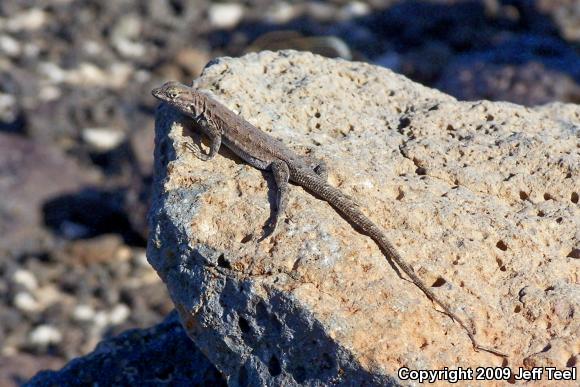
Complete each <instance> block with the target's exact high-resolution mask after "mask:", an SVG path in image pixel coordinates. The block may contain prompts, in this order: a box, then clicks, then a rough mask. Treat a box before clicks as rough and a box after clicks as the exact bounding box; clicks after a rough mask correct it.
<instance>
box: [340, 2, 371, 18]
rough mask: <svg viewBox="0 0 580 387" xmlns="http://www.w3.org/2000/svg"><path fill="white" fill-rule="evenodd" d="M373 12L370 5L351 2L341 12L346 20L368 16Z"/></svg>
mask: <svg viewBox="0 0 580 387" xmlns="http://www.w3.org/2000/svg"><path fill="white" fill-rule="evenodd" d="M370 11H371V8H370V6H369V5H368V4H366V3H363V2H362V1H351V2H350V3H348V4H346V5H345V6H344V7H342V9H341V10H340V13H341V16H342V17H344V18H354V17H361V16H365V15H367V14H368V13H369V12H370Z"/></svg>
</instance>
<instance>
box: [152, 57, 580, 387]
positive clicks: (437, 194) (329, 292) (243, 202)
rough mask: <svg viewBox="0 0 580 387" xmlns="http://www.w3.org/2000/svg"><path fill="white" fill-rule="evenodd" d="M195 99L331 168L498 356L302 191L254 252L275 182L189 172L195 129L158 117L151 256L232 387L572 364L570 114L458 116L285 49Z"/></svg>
mask: <svg viewBox="0 0 580 387" xmlns="http://www.w3.org/2000/svg"><path fill="white" fill-rule="evenodd" d="M195 85H196V87H199V88H201V89H204V90H208V91H210V92H211V93H213V94H214V95H215V97H216V98H217V99H219V100H220V101H222V102H223V103H224V104H225V105H227V106H228V107H230V108H231V109H232V110H234V111H236V112H238V113H239V114H241V115H242V116H243V117H244V118H246V119H247V120H248V121H250V122H252V123H253V124H255V125H256V126H258V127H259V128H261V129H263V130H265V131H267V132H269V133H271V134H272V135H273V136H275V137H277V138H279V139H281V140H283V141H284V142H285V143H287V144H288V145H289V146H291V147H292V148H293V149H295V150H296V151H297V152H300V153H303V154H306V153H310V154H312V155H314V156H315V157H318V158H322V159H324V160H326V162H327V164H328V166H329V168H330V171H331V173H330V178H329V181H330V183H331V184H332V185H334V186H337V187H339V188H340V189H342V190H343V191H344V192H345V193H347V194H348V195H351V196H353V197H355V198H356V199H357V201H358V202H359V203H360V204H361V206H362V207H363V208H365V209H366V213H367V214H368V216H369V217H370V218H371V219H372V220H373V221H374V222H376V223H377V224H378V225H380V226H381V227H382V228H383V229H384V231H385V233H386V234H387V236H388V237H389V238H390V239H391V241H392V242H393V243H394V244H395V246H397V248H398V249H399V251H400V253H401V254H402V256H403V257H404V258H405V259H406V260H407V261H408V262H409V263H410V264H411V265H412V266H413V267H414V269H415V271H416V272H417V273H418V275H419V276H420V277H421V278H422V279H423V280H424V281H425V282H426V283H427V284H428V285H430V286H432V289H433V291H434V292H435V293H436V294H437V295H438V296H439V297H441V298H442V299H444V300H446V301H447V302H448V303H449V304H451V305H453V307H454V311H455V312H456V313H457V314H459V315H460V316H461V317H463V318H464V319H466V320H468V321H472V322H473V324H474V326H475V327H476V329H477V335H476V337H477V339H478V340H479V342H480V343H482V344H485V345H489V346H493V347H495V348H497V349H500V350H502V351H505V352H507V353H508V354H509V358H508V359H507V360H505V359H502V358H501V357H498V356H495V355H492V354H489V353H486V352H475V351H474V350H473V348H472V346H471V343H470V341H469V339H468V337H467V335H466V334H465V332H464V330H462V329H461V327H460V326H459V325H458V324H456V323H454V322H453V321H452V320H451V319H450V318H449V317H447V316H446V315H445V314H443V313H440V312H439V311H438V309H437V308H436V307H435V305H434V304H433V303H432V302H431V301H430V300H429V299H428V298H427V297H426V296H425V295H424V294H423V293H422V292H421V291H420V290H419V289H418V288H417V287H415V286H414V285H413V284H412V283H410V282H409V281H405V280H403V279H401V278H400V277H399V276H398V275H397V274H396V272H395V271H394V270H393V268H392V267H391V266H390V265H389V263H388V262H387V260H386V259H385V257H384V255H383V254H382V253H381V251H380V250H379V248H378V247H377V245H376V244H375V243H374V242H373V241H372V240H371V239H370V238H368V237H366V236H364V235H361V234H359V233H358V232H357V231H355V229H354V228H353V227H352V226H351V225H350V224H349V223H348V222H347V221H346V220H345V219H343V218H342V217H341V216H340V215H338V214H337V213H336V212H335V211H334V210H333V208H332V207H331V206H330V205H329V204H328V203H326V202H323V201H321V200H319V199H317V198H315V197H313V196H312V195H311V194H309V193H308V192H306V191H304V190H303V189H302V188H301V187H299V186H292V187H291V189H290V204H289V207H288V210H287V213H286V222H284V223H283V224H282V225H281V229H280V232H278V234H277V235H276V236H275V237H273V238H269V239H266V240H264V241H262V242H260V243H256V242H255V241H254V240H253V239H252V236H259V235H260V233H261V232H262V228H263V227H264V225H266V223H267V221H268V218H269V217H270V216H271V215H272V212H273V211H274V207H275V206H274V194H275V192H274V182H273V178H272V176H271V175H270V174H269V173H264V172H260V171H258V170H256V169H254V168H252V167H251V166H249V165H247V164H245V163H244V162H242V161H241V160H239V159H238V158H237V157H236V156H234V155H233V154H232V153H231V152H229V151H227V150H226V149H222V151H221V152H220V154H219V155H218V156H217V157H216V158H215V159H214V160H211V161H208V162H202V161H200V160H197V159H196V158H195V157H194V156H193V155H192V154H190V153H188V152H187V151H185V149H184V147H183V143H185V142H188V141H198V140H199V138H198V137H197V135H195V134H193V139H192V137H191V135H192V132H191V131H190V128H193V126H192V123H191V121H190V120H188V119H186V118H184V117H181V116H180V115H179V114H177V113H176V112H175V111H173V110H171V109H170V108H169V107H167V106H161V108H160V109H159V110H158V115H157V127H156V155H155V160H156V167H155V169H156V170H155V197H154V204H153V208H152V210H151V214H150V230H151V235H150V240H149V249H148V256H149V260H150V262H151V264H152V265H153V266H154V267H155V268H156V269H157V271H158V272H159V274H160V276H161V277H162V278H163V280H164V281H165V282H166V284H167V286H168V288H169V291H170V292H171V296H172V298H173V301H174V302H175V304H176V306H177V308H178V310H180V312H181V317H182V320H183V322H184V325H185V326H186V329H187V330H188V332H189V335H190V336H191V338H192V339H193V340H194V341H195V342H196V343H197V345H198V346H199V347H200V348H201V349H202V351H204V352H205V354H206V355H207V356H208V358H209V359H210V360H211V361H212V362H213V363H214V364H215V365H216V366H217V367H218V368H219V369H220V370H221V371H222V372H223V373H224V374H225V375H226V377H227V378H228V381H229V383H230V384H232V385H243V384H244V383H249V384H250V385H257V384H264V383H266V384H268V385H290V384H307V385H315V384H319V383H322V384H329V383H339V384H358V383H361V382H363V381H366V382H367V383H369V384H385V383H398V382H404V381H402V380H398V379H397V371H398V369H399V368H400V367H408V368H410V369H442V368H443V367H449V368H450V369H456V368H457V367H464V368H465V367H471V368H475V367H480V366H509V367H511V368H512V369H513V370H514V372H517V371H518V367H520V366H522V367H532V366H555V367H558V368H560V369H565V368H566V367H570V366H573V365H576V362H577V356H578V353H579V352H580V342H579V338H578V337H579V336H578V334H579V330H580V323H579V319H578V318H577V314H578V307H579V305H580V291H579V286H578V280H579V266H580V264H579V259H578V258H579V257H580V207H579V200H578V196H579V194H580V185H579V182H580V154H579V150H580V148H579V133H580V132H579V125H580V108H579V107H578V106H574V105H562V104H554V105H549V106H545V107H540V108H534V109H531V108H525V107H521V106H518V105H513V104H509V103H492V102H487V101H478V102H458V101H456V100H455V99H453V98H452V97H450V96H448V95H445V94H442V93H440V92H438V91H436V90H431V89H428V88H425V87H423V86H421V85H418V84H416V83H413V82H411V81H410V80H408V79H406V78H404V77H402V76H399V75H396V74H394V73H393V72H391V71H389V70H386V69H384V68H379V67H374V66H370V65H367V64H363V63H355V62H348V61H343V60H332V59H325V58H322V57H318V56H314V55H312V54H308V53H297V52H291V51H286V52H279V53H272V52H262V53H260V54H250V55H247V56H245V57H242V58H237V59H232V58H222V59H219V60H217V61H215V62H213V63H212V64H211V66H209V67H207V68H206V69H205V71H204V73H203V75H202V76H201V78H199V79H198V80H197V81H196V82H195ZM544 382H547V381H546V380H543V381H542V383H543V384H545V383H544ZM405 383H406V382H405ZM474 383H475V384H477V382H476V381H473V382H471V384H474Z"/></svg>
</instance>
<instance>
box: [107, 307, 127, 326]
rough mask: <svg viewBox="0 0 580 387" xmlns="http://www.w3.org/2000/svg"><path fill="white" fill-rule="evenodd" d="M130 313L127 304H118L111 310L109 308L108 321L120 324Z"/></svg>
mask: <svg viewBox="0 0 580 387" xmlns="http://www.w3.org/2000/svg"><path fill="white" fill-rule="evenodd" d="M130 314H131V310H130V309H129V307H128V306H127V305H125V304H118V305H116V306H115V307H114V308H113V310H111V312H110V314H109V322H110V323H111V324H113V325H118V324H121V323H123V322H125V321H126V320H127V318H128V317H129V315H130Z"/></svg>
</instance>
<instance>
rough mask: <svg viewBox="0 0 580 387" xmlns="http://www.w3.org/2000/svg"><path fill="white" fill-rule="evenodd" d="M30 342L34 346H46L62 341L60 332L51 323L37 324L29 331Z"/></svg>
mask: <svg viewBox="0 0 580 387" xmlns="http://www.w3.org/2000/svg"><path fill="white" fill-rule="evenodd" d="M29 341H30V344H32V345H34V346H36V347H40V348H43V347H46V346H48V345H50V344H58V343H60V342H61V341H62V333H60V331H59V330H58V329H56V328H55V327H53V326H52V325H39V326H37V327H36V328H34V329H33V330H32V332H30V335H29Z"/></svg>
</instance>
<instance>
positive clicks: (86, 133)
mask: <svg viewBox="0 0 580 387" xmlns="http://www.w3.org/2000/svg"><path fill="white" fill-rule="evenodd" d="M82 137H83V141H84V142H85V143H87V144H88V145H90V146H91V147H92V148H93V149H94V150H97V151H99V152H107V151H110V150H111V149H114V148H116V147H117V146H119V144H121V142H123V140H124V139H125V134H124V133H123V132H121V131H119V130H116V129H113V128H84V129H83V131H82Z"/></svg>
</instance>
